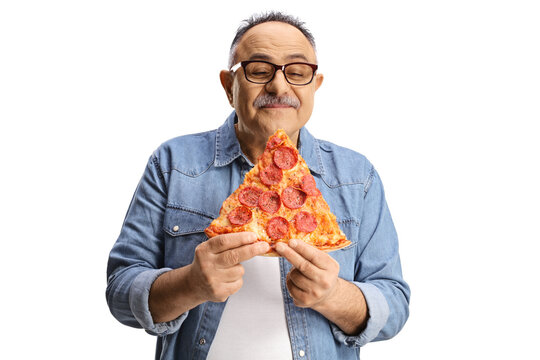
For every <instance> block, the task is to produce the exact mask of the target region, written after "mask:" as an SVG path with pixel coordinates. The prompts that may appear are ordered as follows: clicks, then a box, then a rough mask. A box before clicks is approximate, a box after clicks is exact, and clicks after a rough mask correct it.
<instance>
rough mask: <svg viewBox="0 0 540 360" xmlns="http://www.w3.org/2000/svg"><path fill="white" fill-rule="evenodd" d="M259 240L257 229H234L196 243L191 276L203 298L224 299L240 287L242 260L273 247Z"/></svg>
mask: <svg viewBox="0 0 540 360" xmlns="http://www.w3.org/2000/svg"><path fill="white" fill-rule="evenodd" d="M256 240H257V235H256V234H254V233H249V232H244V233H232V234H225V235H218V236H215V237H213V238H211V239H209V240H208V241H205V242H204V243H202V244H200V245H199V246H197V248H196V249H195V258H194V259H193V263H192V264H191V266H190V270H189V277H190V283H191V287H192V288H193V289H194V290H195V292H196V293H197V294H198V295H199V296H200V297H201V299H202V300H203V301H214V302H222V301H225V300H227V298H228V297H229V296H230V295H232V294H234V293H235V292H237V291H238V290H240V288H241V287H242V284H243V280H242V277H243V275H244V267H243V266H242V265H241V264H240V263H241V262H242V261H246V260H249V259H251V258H252V257H254V256H257V255H262V254H264V253H266V252H267V251H268V250H269V249H270V247H269V245H268V243H266V242H264V241H259V242H256Z"/></svg>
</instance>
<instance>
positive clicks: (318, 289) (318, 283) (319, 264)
mask: <svg viewBox="0 0 540 360" xmlns="http://www.w3.org/2000/svg"><path fill="white" fill-rule="evenodd" d="M276 251H277V252H278V253H279V254H280V255H281V256H283V257H285V258H286V259H287V260H289V262H290V263H291V264H292V266H293V268H292V269H291V271H290V272H289V274H288V275H287V288H288V289H289V293H290V294H291V297H292V298H293V300H294V304H295V305H296V306H299V307H309V308H313V309H314V310H316V309H317V306H319V305H323V304H324V302H325V301H326V300H327V299H328V298H329V297H330V296H331V295H332V294H334V293H335V292H336V289H337V287H338V286H339V282H338V274H339V264H338V262H337V261H336V260H334V259H333V258H332V257H330V256H329V255H328V254H327V253H325V252H323V251H320V250H318V249H316V248H314V247H313V246H309V245H308V244H306V243H305V242H303V241H298V240H294V239H293V240H291V241H289V246H287V245H285V244H284V243H277V244H276Z"/></svg>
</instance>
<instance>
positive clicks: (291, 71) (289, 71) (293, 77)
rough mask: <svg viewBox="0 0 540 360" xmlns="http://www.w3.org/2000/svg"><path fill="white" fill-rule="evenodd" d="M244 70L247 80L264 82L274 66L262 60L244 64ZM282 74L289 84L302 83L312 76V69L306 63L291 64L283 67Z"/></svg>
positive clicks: (270, 76) (271, 73)
mask: <svg viewBox="0 0 540 360" xmlns="http://www.w3.org/2000/svg"><path fill="white" fill-rule="evenodd" d="M245 71H246V76H247V79H248V80H249V81H253V82H256V83H262V84H264V83H267V82H269V81H270V79H272V77H273V76H274V71H275V68H274V67H273V66H272V65H270V64H267V63H264V62H252V63H249V64H248V65H247V66H246V68H245ZM284 74H285V78H286V79H287V80H288V81H289V82H290V83H291V84H295V85H304V84H307V83H309V82H310V81H311V79H312V78H313V69H312V68H311V67H310V66H309V65H306V64H291V65H287V66H286V67H285V72H284Z"/></svg>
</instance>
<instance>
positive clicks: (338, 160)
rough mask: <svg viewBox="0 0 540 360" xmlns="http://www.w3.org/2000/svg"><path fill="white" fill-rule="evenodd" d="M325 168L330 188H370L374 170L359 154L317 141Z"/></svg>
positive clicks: (324, 177)
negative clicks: (358, 186) (355, 186)
mask: <svg viewBox="0 0 540 360" xmlns="http://www.w3.org/2000/svg"><path fill="white" fill-rule="evenodd" d="M316 144H318V147H319V150H320V151H319V154H320V160H321V163H322V167H323V169H324V170H323V172H324V174H322V177H323V179H324V180H325V182H326V183H327V184H328V185H329V186H330V187H338V186H344V185H355V184H363V185H364V186H365V187H367V186H369V183H370V181H371V178H372V177H373V172H374V168H373V165H372V164H371V163H370V162H369V160H368V159H367V158H366V157H365V156H364V155H362V154H360V153H359V152H356V151H354V150H351V149H349V148H346V147H343V146H339V145H336V144H334V143H332V142H329V141H326V140H321V139H316Z"/></svg>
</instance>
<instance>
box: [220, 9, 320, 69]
mask: <svg viewBox="0 0 540 360" xmlns="http://www.w3.org/2000/svg"><path fill="white" fill-rule="evenodd" d="M269 21H279V22H282V23H285V24H289V25H292V26H294V27H295V28H297V29H298V30H300V32H302V34H304V36H305V37H306V38H307V39H308V41H309V43H310V44H311V46H313V50H315V38H314V37H313V35H312V34H311V32H310V31H309V30H308V29H307V28H306V27H305V23H304V22H303V21H300V19H298V18H296V17H294V16H291V15H288V14H284V13H282V12H279V11H270V12H267V13H262V14H254V15H252V16H251V17H250V18H249V19H246V20H244V21H243V24H242V25H240V27H238V30H236V35H235V36H234V39H233V41H232V44H231V49H230V51H229V68H231V67H232V66H233V65H234V61H235V60H234V59H235V57H236V47H237V46H238V43H239V42H240V39H241V38H242V36H244V34H245V33H246V32H247V31H248V30H249V29H251V28H252V27H254V26H255V25H259V24H262V23H265V22H269Z"/></svg>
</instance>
